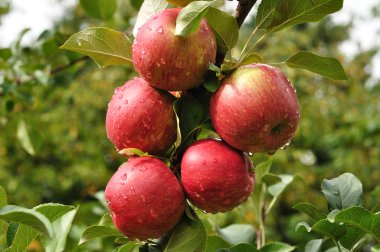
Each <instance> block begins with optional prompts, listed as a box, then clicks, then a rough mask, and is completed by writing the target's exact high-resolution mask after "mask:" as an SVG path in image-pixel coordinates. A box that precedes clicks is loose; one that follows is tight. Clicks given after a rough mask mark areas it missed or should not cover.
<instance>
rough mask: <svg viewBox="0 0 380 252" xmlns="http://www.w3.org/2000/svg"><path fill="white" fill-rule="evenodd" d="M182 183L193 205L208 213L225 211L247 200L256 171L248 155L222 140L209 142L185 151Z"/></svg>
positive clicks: (196, 143)
mask: <svg viewBox="0 0 380 252" xmlns="http://www.w3.org/2000/svg"><path fill="white" fill-rule="evenodd" d="M181 180H182V185H183V188H184V190H185V193H186V195H187V197H188V199H189V200H190V202H191V203H192V204H193V205H195V206H197V207H199V208H200V209H203V210H204V211H206V212H209V213H217V212H226V211H229V210H231V209H233V208H234V207H236V206H238V205H240V204H241V203H243V202H244V201H246V200H247V198H248V197H249V195H250V194H251V192H252V190H253V183H254V170H253V165H252V162H251V160H250V159H249V158H248V156H247V155H246V154H244V153H242V152H240V151H238V150H235V149H233V148H232V147H230V146H228V145H227V144H225V143H223V142H222V141H219V140H215V139H206V140H200V141H197V142H195V143H193V144H192V145H191V146H190V147H189V148H188V149H187V150H186V151H185V153H184V155H183V158H182V162H181Z"/></svg>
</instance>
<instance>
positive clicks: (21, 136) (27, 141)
mask: <svg viewBox="0 0 380 252" xmlns="http://www.w3.org/2000/svg"><path fill="white" fill-rule="evenodd" d="M17 139H18V141H19V142H20V144H21V147H22V148H23V149H24V150H25V151H26V152H27V153H28V154H29V155H31V156H34V155H35V154H36V152H35V150H34V147H33V144H32V141H31V138H30V137H29V133H28V129H27V127H26V123H25V121H24V120H20V121H19V123H18V128H17Z"/></svg>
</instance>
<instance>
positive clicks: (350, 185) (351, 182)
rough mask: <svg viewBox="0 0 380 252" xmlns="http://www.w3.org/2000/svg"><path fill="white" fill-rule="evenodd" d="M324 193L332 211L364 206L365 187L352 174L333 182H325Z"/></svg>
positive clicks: (342, 176)
mask: <svg viewBox="0 0 380 252" xmlns="http://www.w3.org/2000/svg"><path fill="white" fill-rule="evenodd" d="M322 192H323V193H324V194H325V197H326V199H327V201H328V204H329V208H330V209H345V208H349V207H352V206H361V205H363V186H362V184H361V182H360V181H359V179H358V178H356V177H355V176H354V175H353V174H351V173H344V174H342V175H340V176H339V177H337V178H334V179H331V180H326V179H325V180H323V182H322Z"/></svg>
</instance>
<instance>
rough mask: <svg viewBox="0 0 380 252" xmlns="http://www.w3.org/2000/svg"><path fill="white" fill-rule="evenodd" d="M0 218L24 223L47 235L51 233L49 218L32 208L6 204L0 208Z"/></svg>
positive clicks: (50, 235)
mask: <svg viewBox="0 0 380 252" xmlns="http://www.w3.org/2000/svg"><path fill="white" fill-rule="evenodd" d="M0 219H3V220H6V221H13V222H17V223H20V224H24V225H26V226H29V227H31V228H33V229H35V230H36V231H38V232H40V233H42V234H43V235H45V236H48V237H52V235H53V227H52V225H51V224H50V222H49V220H48V219H47V218H46V217H45V216H44V215H42V214H41V213H39V212H37V211H36V210H34V209H27V208H23V207H18V206H13V205H8V206H5V207H3V208H0Z"/></svg>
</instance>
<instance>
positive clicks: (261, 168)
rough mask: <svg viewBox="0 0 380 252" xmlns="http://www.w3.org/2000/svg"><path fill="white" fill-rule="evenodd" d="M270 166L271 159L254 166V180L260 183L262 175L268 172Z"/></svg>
mask: <svg viewBox="0 0 380 252" xmlns="http://www.w3.org/2000/svg"><path fill="white" fill-rule="evenodd" d="M271 166H272V159H268V160H266V161H265V162H262V163H260V164H259V165H258V166H256V169H255V170H256V173H255V180H256V181H257V182H259V183H260V181H261V180H262V178H263V177H264V175H265V174H267V173H268V172H269V171H270V168H271Z"/></svg>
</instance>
